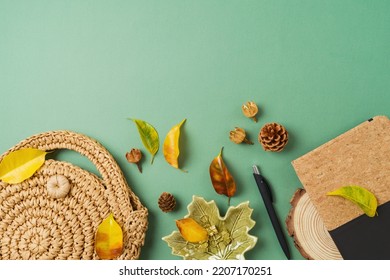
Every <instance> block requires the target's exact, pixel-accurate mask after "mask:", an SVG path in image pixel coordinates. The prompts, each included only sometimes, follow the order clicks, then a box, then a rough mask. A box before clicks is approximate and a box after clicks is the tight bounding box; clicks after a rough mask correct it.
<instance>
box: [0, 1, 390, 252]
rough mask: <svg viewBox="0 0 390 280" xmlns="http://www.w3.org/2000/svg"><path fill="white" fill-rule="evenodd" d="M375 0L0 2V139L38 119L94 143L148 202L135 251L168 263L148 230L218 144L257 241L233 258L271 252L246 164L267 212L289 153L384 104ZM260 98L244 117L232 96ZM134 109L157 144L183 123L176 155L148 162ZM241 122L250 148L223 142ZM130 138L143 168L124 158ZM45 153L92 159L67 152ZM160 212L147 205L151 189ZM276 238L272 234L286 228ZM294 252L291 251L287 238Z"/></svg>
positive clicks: (385, 36)
mask: <svg viewBox="0 0 390 280" xmlns="http://www.w3.org/2000/svg"><path fill="white" fill-rule="evenodd" d="M389 14H390V2H389V1H385V0H383V1H381V0H376V1H366V0H350V1H345V0H342V1H340V0H329V1H317V0H296V1H290V0H286V1H282V0H275V1H264V0H257V1H254V0H245V1H231V0H224V1H222V0H220V1H217V0H199V1H187V0H166V1H162V0H161V1H144V0H142V1H141V0H140V1H97V0H93V1H92V0H91V1H87V0H81V1H79V0H77V1H72V0H70V1H51V0H50V1H49V0H47V1H43V0H37V1H5V0H0V96H1V101H0V113H1V123H0V129H1V138H0V150H1V151H2V152H5V151H6V150H7V149H8V148H10V147H12V146H13V145H15V144H16V143H18V142H19V141H21V140H22V139H24V138H26V137H28V136H30V135H33V134H36V133H40V132H44V131H48V130H59V129H60V130H63V129H66V130H72V131H76V132H80V133H83V134H86V135H89V136H91V137H93V138H95V139H97V140H98V141H99V142H101V143H102V144H103V145H104V146H105V147H106V148H107V149H108V150H109V151H110V152H111V153H112V155H113V156H114V157H115V159H116V160H117V162H118V163H119V165H120V167H121V168H122V170H123V172H124V174H125V176H126V179H127V181H128V183H129V184H130V186H131V188H132V190H133V191H134V192H135V193H136V194H137V195H138V196H139V197H140V199H141V201H142V203H143V204H144V205H145V206H146V207H147V208H148V209H149V229H148V231H147V236H146V243H145V246H144V247H143V248H142V252H141V259H154V260H158V259H180V258H179V257H176V256H173V255H172V254H171V250H170V248H169V247H168V246H167V244H166V243H165V242H164V241H162V240H161V238H162V237H163V236H166V235H168V234H170V233H171V232H172V231H174V230H176V225H175V220H176V219H180V218H182V217H184V216H185V215H186V214H187V205H188V204H189V203H190V202H191V200H192V196H193V195H197V196H202V197H204V198H205V199H206V200H214V201H215V202H216V203H217V205H218V207H219V209H220V211H221V214H222V215H224V214H225V212H226V210H227V198H226V197H224V196H220V195H218V194H216V193H215V191H214V189H213V187H212V185H211V181H210V176H209V164H210V162H211V160H212V159H213V158H214V157H215V156H217V155H218V153H219V151H220V149H221V147H224V158H225V161H226V164H227V166H228V168H229V169H230V171H231V173H232V174H233V176H234V177H235V179H236V182H237V193H236V195H235V196H234V197H233V198H232V199H231V205H238V204H239V203H241V202H244V201H249V203H250V206H251V208H253V214H252V218H253V219H254V220H255V221H256V225H255V227H254V228H253V229H252V230H251V231H250V233H251V234H252V235H255V236H257V237H258V242H257V244H256V246H255V248H254V249H253V250H251V251H250V252H248V253H247V254H246V258H247V259H263V260H265V259H267V260H273V259H276V260H279V259H280V260H283V259H285V257H284V254H283V252H282V250H281V249H280V247H279V244H278V241H277V239H276V236H275V234H274V232H273V229H272V225H271V223H270V221H269V218H268V216H267V213H266V210H265V207H264V205H263V202H262V199H261V197H260V195H259V192H258V190H257V187H256V185H255V183H254V180H253V175H252V165H253V164H257V165H258V166H259V167H260V169H261V171H262V173H263V175H264V176H266V177H267V179H268V180H269V181H270V182H271V184H272V187H273V192H274V197H275V208H276V210H277V212H278V214H279V217H280V220H281V221H282V222H283V224H284V220H285V218H286V216H287V214H288V212H289V210H290V199H291V196H292V195H293V193H294V192H295V190H296V189H297V188H298V187H301V183H300V181H299V179H298V178H297V176H296V174H295V172H294V170H293V167H292V165H291V161H292V160H293V159H295V158H297V157H299V156H301V155H303V154H305V153H307V152H309V151H310V150H312V149H314V148H315V147H317V146H319V145H321V144H323V143H325V142H326V141H328V140H330V139H332V138H333V137H335V136H337V135H339V134H341V133H343V132H344V131H346V130H348V129H350V128H352V127H354V126H356V125H358V124H360V123H361V122H363V121H365V120H366V119H368V118H370V117H372V116H375V115H387V116H389V115H390V108H389V102H390V94H389V93H390V76H389V73H390V16H389ZM249 100H252V101H254V102H256V103H257V105H258V107H259V111H260V112H259V114H258V119H259V121H258V122H257V123H255V122H253V121H251V120H250V119H247V118H245V117H244V116H243V114H242V112H241V105H242V104H243V103H245V102H246V101H249ZM127 118H138V119H143V120H145V121H148V122H149V123H151V124H152V125H153V126H154V127H155V128H156V129H157V131H158V133H159V135H160V138H161V141H162V140H163V139H164V138H165V135H166V133H167V132H168V131H169V129H170V128H171V127H172V126H173V125H175V124H177V123H179V122H180V121H181V120H182V119H184V118H186V119H187V122H186V123H185V124H184V126H183V127H182V138H181V149H182V154H181V156H182V157H181V159H180V164H181V166H182V167H183V169H186V170H188V173H184V172H181V171H179V170H176V169H174V168H172V167H171V166H169V165H168V164H167V163H166V162H165V160H164V157H163V153H162V146H161V145H160V150H159V152H158V153H157V155H156V158H155V160H154V163H153V165H151V164H150V159H151V157H150V155H148V154H147V151H146V150H145V149H144V148H143V146H142V142H141V140H140V137H139V135H138V132H137V129H136V127H135V125H134V123H132V122H131V121H129V120H128V119H127ZM268 122H278V123H281V124H283V125H284V126H285V127H286V129H287V130H288V132H289V135H290V140H289V143H288V145H287V147H286V149H285V150H284V151H282V152H280V153H270V152H265V151H264V150H263V149H262V147H261V145H260V144H259V143H258V142H257V135H258V133H259V131H260V128H261V127H262V126H263V125H264V124H265V123H268ZM235 126H239V127H242V128H244V129H245V130H246V131H247V133H248V137H249V138H250V139H251V140H253V141H254V142H255V144H254V145H253V146H250V145H244V144H242V145H237V144H234V143H232V142H231V141H230V140H229V131H230V130H232V129H233V128H234V127H235ZM133 147H138V148H141V149H142V150H143V152H144V154H145V160H144V161H143V162H142V166H143V173H142V174H140V173H139V172H138V170H137V168H136V166H135V165H133V164H129V163H128V162H127V161H126V159H125V153H126V152H128V151H129V150H130V149H131V148H133ZM58 157H59V159H63V160H69V161H71V162H73V163H75V164H78V165H80V166H81V167H83V168H86V169H87V170H91V171H92V172H96V170H95V169H94V167H93V166H92V165H91V163H90V162H88V161H87V160H86V159H84V158H83V157H82V156H78V155H76V154H75V153H72V152H62V153H60V154H59V155H58ZM164 191H166V192H170V193H172V194H173V195H174V196H175V197H176V200H177V208H176V210H175V211H174V212H171V213H163V212H162V211H161V210H160V209H159V208H158V206H157V200H158V197H159V196H160V194H161V193H162V192H164ZM285 233H287V232H286V230H285ZM288 241H289V245H290V249H291V251H292V256H293V258H294V259H302V257H301V255H300V254H299V252H298V251H297V250H296V249H295V247H294V245H293V240H292V239H291V238H288Z"/></svg>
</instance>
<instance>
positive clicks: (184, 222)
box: [176, 218, 209, 243]
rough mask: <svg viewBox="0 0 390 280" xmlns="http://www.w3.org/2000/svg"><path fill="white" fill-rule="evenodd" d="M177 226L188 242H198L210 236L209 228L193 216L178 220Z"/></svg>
mask: <svg viewBox="0 0 390 280" xmlns="http://www.w3.org/2000/svg"><path fill="white" fill-rule="evenodd" d="M176 226H177V228H178V229H179V231H180V234H181V236H182V237H183V238H184V239H185V240H186V241H188V242H191V243H198V242H202V241H206V240H207V239H208V238H209V235H208V233H207V230H206V229H205V228H204V227H202V226H201V225H200V224H198V223H197V222H196V221H195V220H194V219H192V218H184V219H181V220H177V221H176Z"/></svg>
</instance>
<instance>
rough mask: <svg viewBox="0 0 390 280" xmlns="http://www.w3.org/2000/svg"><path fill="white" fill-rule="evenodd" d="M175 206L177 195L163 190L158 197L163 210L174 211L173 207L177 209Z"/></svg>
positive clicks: (159, 205)
mask: <svg viewBox="0 0 390 280" xmlns="http://www.w3.org/2000/svg"><path fill="white" fill-rule="evenodd" d="M175 206H176V200H175V197H174V196H173V195H172V194H170V193H167V192H163V193H162V194H161V195H160V197H159V198H158V207H159V208H160V209H161V210H162V211H163V212H171V211H173V209H175Z"/></svg>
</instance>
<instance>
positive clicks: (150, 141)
mask: <svg viewBox="0 0 390 280" xmlns="http://www.w3.org/2000/svg"><path fill="white" fill-rule="evenodd" d="M131 120H132V121H133V122H134V123H135V124H136V126H137V129H138V132H139V135H140V137H141V140H142V143H143V144H144V146H145V148H146V149H147V150H148V151H149V153H150V154H151V155H152V160H151V163H153V160H154V156H155V155H156V153H157V151H158V148H159V146H160V140H159V137H158V133H157V131H156V129H155V128H154V127H153V126H152V125H151V124H149V123H147V122H145V121H143V120H137V119H131Z"/></svg>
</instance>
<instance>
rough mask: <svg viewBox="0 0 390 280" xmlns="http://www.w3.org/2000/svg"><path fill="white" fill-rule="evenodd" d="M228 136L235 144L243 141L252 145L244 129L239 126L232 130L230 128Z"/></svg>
mask: <svg viewBox="0 0 390 280" xmlns="http://www.w3.org/2000/svg"><path fill="white" fill-rule="evenodd" d="M229 138H230V140H231V141H232V142H234V143H236V144H240V143H242V142H244V143H246V144H249V145H253V142H252V141H250V140H248V139H247V138H246V132H245V130H244V129H242V128H240V127H236V128H234V130H231V131H230V133H229Z"/></svg>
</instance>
